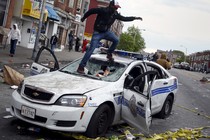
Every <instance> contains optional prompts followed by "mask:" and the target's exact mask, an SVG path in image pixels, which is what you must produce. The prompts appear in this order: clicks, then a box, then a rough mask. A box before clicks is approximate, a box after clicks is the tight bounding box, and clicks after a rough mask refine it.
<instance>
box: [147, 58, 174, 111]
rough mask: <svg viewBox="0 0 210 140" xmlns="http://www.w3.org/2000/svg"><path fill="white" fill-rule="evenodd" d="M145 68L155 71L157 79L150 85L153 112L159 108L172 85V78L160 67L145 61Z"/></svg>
mask: <svg viewBox="0 0 210 140" xmlns="http://www.w3.org/2000/svg"><path fill="white" fill-rule="evenodd" d="M147 70H153V71H157V73H158V74H157V79H156V80H155V81H154V86H153V87H152V89H151V90H152V109H153V113H156V112H157V111H158V110H160V106H162V104H163V103H164V101H165V98H166V97H167V96H168V94H169V93H170V92H171V91H172V89H173V87H174V80H173V79H171V78H170V77H169V76H168V75H167V74H166V73H165V72H164V71H163V70H162V69H161V68H160V67H158V66H156V65H154V64H151V63H149V62H148V63H147Z"/></svg>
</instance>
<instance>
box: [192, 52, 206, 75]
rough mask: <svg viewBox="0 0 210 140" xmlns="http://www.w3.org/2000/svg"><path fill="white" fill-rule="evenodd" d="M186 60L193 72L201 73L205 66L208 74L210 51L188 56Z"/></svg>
mask: <svg viewBox="0 0 210 140" xmlns="http://www.w3.org/2000/svg"><path fill="white" fill-rule="evenodd" d="M188 59H189V63H190V65H191V66H192V67H193V69H194V70H195V71H202V70H203V69H204V67H205V66H206V68H207V70H206V71H207V72H210V50H207V51H203V52H197V53H193V54H190V55H189V56H188Z"/></svg>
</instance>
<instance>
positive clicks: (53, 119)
mask: <svg viewBox="0 0 210 140" xmlns="http://www.w3.org/2000/svg"><path fill="white" fill-rule="evenodd" d="M22 106H26V107H30V108H32V109H35V118H33V119H32V118H29V117H26V116H23V115H22V114H21V107H22ZM95 110H96V107H88V108H87V107H80V108H79V107H64V106H58V105H43V104H37V103H32V102H29V101H27V100H25V99H24V98H22V97H21V96H20V94H19V93H17V91H14V92H13V94H12V102H11V109H10V113H11V114H12V115H13V116H15V117H17V118H19V119H21V120H23V121H26V122H28V123H31V124H35V125H38V126H41V127H45V128H48V129H51V130H58V131H68V132H85V131H86V129H87V127H88V124H89V121H90V119H91V117H92V115H93V113H94V111H95Z"/></svg>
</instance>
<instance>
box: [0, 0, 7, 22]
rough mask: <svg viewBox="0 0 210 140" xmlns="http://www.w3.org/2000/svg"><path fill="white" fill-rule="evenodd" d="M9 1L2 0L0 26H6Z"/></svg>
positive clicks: (0, 4)
mask: <svg viewBox="0 0 210 140" xmlns="http://www.w3.org/2000/svg"><path fill="white" fill-rule="evenodd" d="M7 3H8V0H1V1H0V26H4V23H5V22H6V16H7V15H6V14H7V13H6V12H7Z"/></svg>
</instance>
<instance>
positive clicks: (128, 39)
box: [117, 26, 146, 52]
mask: <svg viewBox="0 0 210 140" xmlns="http://www.w3.org/2000/svg"><path fill="white" fill-rule="evenodd" d="M145 48H146V47H145V42H144V38H143V37H142V36H141V32H140V29H138V28H137V27H135V26H132V27H129V28H128V29H127V31H126V32H124V33H122V34H121V36H120V42H119V45H118V46H117V49H119V50H125V51H132V52H138V51H141V50H143V49H145Z"/></svg>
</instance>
